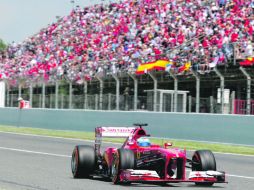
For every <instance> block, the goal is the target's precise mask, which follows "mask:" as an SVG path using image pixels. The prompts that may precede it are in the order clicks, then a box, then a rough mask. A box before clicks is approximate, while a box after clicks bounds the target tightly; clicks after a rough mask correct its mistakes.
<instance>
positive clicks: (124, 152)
mask: <svg viewBox="0 0 254 190" xmlns="http://www.w3.org/2000/svg"><path fill="white" fill-rule="evenodd" d="M134 165H135V156H134V153H133V151H131V150H128V149H118V150H117V152H116V153H115V154H114V157H113V162H112V166H111V173H112V182H113V183H114V184H118V183H119V181H120V174H121V170H125V169H134Z"/></svg>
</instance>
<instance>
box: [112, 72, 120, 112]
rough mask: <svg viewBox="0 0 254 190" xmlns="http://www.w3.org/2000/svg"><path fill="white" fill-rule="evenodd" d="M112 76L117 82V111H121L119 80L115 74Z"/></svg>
mask: <svg viewBox="0 0 254 190" xmlns="http://www.w3.org/2000/svg"><path fill="white" fill-rule="evenodd" d="M112 76H113V78H114V79H115V81H116V110H119V100H120V98H119V97H120V82H119V78H118V77H117V76H116V75H115V74H112Z"/></svg>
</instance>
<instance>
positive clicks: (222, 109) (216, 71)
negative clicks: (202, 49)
mask: <svg viewBox="0 0 254 190" xmlns="http://www.w3.org/2000/svg"><path fill="white" fill-rule="evenodd" d="M214 71H215V73H216V74H217V75H218V76H219V77H220V89H221V91H220V92H221V94H220V97H221V113H223V112H224V87H225V79H224V76H223V75H222V74H221V73H220V71H219V70H218V69H217V67H215V68H214Z"/></svg>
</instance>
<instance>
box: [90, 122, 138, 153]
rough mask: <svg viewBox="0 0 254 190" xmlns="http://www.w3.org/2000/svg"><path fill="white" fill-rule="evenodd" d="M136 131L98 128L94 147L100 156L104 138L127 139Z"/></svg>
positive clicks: (119, 128)
mask: <svg viewBox="0 0 254 190" xmlns="http://www.w3.org/2000/svg"><path fill="white" fill-rule="evenodd" d="M135 129H136V128H135V127H96V128H95V145H94V146H95V152H96V154H97V155H100V146H101V141H102V138H103V137H109V138H127V137H129V136H130V135H131V134H132V133H133V132H134V130H135Z"/></svg>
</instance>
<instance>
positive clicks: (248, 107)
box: [239, 67, 251, 115]
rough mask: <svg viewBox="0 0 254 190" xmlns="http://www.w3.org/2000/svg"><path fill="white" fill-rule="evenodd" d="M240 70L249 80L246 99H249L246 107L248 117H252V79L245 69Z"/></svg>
mask: <svg viewBox="0 0 254 190" xmlns="http://www.w3.org/2000/svg"><path fill="white" fill-rule="evenodd" d="M239 69H240V70H241V71H242V73H243V74H244V76H245V77H246V78H247V92H246V93H247V97H246V98H247V107H246V113H247V114H248V115H250V113H251V110H250V108H251V77H250V75H249V74H248V73H247V71H246V70H245V69H244V68H243V67H240V68H239Z"/></svg>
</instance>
